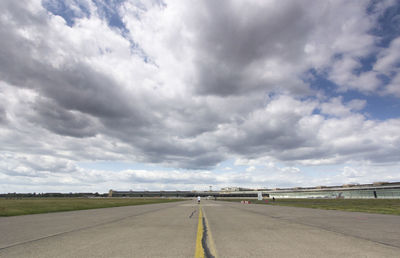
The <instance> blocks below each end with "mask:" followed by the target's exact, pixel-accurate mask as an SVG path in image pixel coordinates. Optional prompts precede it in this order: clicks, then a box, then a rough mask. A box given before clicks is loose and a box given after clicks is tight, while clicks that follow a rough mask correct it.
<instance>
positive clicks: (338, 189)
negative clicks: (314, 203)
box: [109, 182, 400, 199]
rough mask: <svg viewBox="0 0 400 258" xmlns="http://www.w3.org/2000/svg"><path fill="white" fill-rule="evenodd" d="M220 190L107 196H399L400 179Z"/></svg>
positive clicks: (113, 195) (134, 192) (111, 194)
mask: <svg viewBox="0 0 400 258" xmlns="http://www.w3.org/2000/svg"><path fill="white" fill-rule="evenodd" d="M223 189H224V190H223V191H114V190H110V192H109V197H168V198H173V197H174V198H176V197H178V198H184V197H186V198H189V197H196V196H201V197H209V198H234V197H242V198H257V196H258V193H259V192H261V193H262V196H263V197H264V198H268V197H269V198H272V197H274V198H345V199H364V198H365V199H374V198H375V199H400V182H393V183H384V182H378V183H373V184H362V185H361V184H348V185H342V186H317V187H294V188H275V189H253V190H251V189H243V188H223Z"/></svg>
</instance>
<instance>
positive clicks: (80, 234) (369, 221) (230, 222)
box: [0, 200, 400, 257]
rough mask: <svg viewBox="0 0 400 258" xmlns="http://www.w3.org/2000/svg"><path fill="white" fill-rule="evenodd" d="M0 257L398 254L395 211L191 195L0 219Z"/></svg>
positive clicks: (399, 230) (398, 223) (399, 241)
mask: <svg viewBox="0 0 400 258" xmlns="http://www.w3.org/2000/svg"><path fill="white" fill-rule="evenodd" d="M0 232H1V234H0V257H195V255H197V256H199V257H201V256H202V255H204V253H206V257H207V255H209V256H211V255H214V256H216V257H400V216H390V215H378V214H365V213H351V212H340V211H326V210H316V209H305V208H292V207H278V206H267V205H254V204H248V205H245V204H240V203H229V202H218V201H217V202H214V201H202V204H201V205H197V204H196V203H195V201H194V200H193V201H192V200H191V201H185V202H178V203H166V204H153V205H142V206H130V207H118V208H107V209H97V210H85V211H73V212H60V213H49V214H38V215H26V216H17V217H2V218H0Z"/></svg>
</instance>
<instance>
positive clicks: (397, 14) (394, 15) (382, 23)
mask: <svg viewBox="0 0 400 258" xmlns="http://www.w3.org/2000/svg"><path fill="white" fill-rule="evenodd" d="M379 2H380V1H372V4H371V5H370V7H369V8H368V9H367V11H368V12H369V13H371V12H373V11H374V6H375V5H376V4H377V3H379ZM394 3H395V4H394V5H392V6H390V7H389V8H387V9H386V10H385V12H384V13H383V14H382V15H381V16H380V17H379V18H378V24H377V26H375V27H374V28H373V29H372V31H371V34H373V35H375V36H378V37H379V38H380V40H379V42H377V43H378V46H379V47H388V46H389V44H390V42H391V41H392V40H393V39H395V38H397V37H398V36H399V35H400V2H399V1H395V2H394Z"/></svg>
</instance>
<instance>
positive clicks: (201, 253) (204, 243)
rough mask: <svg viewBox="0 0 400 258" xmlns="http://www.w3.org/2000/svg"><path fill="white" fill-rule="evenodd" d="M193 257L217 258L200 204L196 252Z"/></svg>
mask: <svg viewBox="0 0 400 258" xmlns="http://www.w3.org/2000/svg"><path fill="white" fill-rule="evenodd" d="M194 257H195V258H217V252H216V249H215V245H214V241H213V239H212V236H211V230H210V226H209V224H208V220H207V218H206V216H205V213H204V212H203V209H202V207H201V206H199V222H198V224H197V239H196V252H195V254H194Z"/></svg>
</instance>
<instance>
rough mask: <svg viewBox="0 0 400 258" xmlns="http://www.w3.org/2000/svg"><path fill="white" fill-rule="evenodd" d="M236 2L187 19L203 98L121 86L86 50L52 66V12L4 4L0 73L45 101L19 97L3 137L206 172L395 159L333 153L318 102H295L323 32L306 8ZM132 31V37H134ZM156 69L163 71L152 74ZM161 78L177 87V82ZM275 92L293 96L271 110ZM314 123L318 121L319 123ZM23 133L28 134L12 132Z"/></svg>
mask: <svg viewBox="0 0 400 258" xmlns="http://www.w3.org/2000/svg"><path fill="white" fill-rule="evenodd" d="M238 4H239V2H236V3H235V2H230V1H229V2H228V1H206V2H201V3H200V8H199V9H196V13H194V14H193V19H192V20H191V21H190V22H188V24H187V26H188V28H189V29H192V30H193V33H194V34H195V35H196V37H195V39H196V40H195V42H194V46H192V47H193V48H194V49H193V51H194V64H193V65H194V72H195V75H194V77H195V78H194V80H193V81H192V82H191V84H190V85H192V86H193V87H195V88H194V91H190V90H188V91H187V92H186V91H184V90H183V92H178V93H175V95H177V96H172V97H170V96H168V97H167V96H163V93H159V92H156V91H154V92H151V91H147V88H146V87H147V85H145V86H144V85H142V84H141V81H140V80H139V79H138V80H137V81H135V80H133V81H125V82H123V80H119V81H116V80H115V79H113V77H112V75H110V74H112V73H111V72H110V73H107V72H99V69H96V68H98V67H95V66H96V64H93V67H92V66H91V65H89V64H88V63H85V62H84V60H81V59H80V58H79V56H78V54H79V53H75V52H73V53H71V56H70V58H67V59H68V60H67V62H65V63H64V64H61V65H58V66H57V65H54V64H52V61H53V60H52V59H51V58H53V57H54V56H55V53H56V52H57V51H56V50H57V49H54V45H51V44H50V43H49V42H47V41H48V40H51V39H52V37H51V36H52V35H50V34H47V32H48V31H50V30H49V29H50V28H49V26H51V24H50V22H49V20H48V16H47V15H48V14H47V13H46V12H45V11H41V12H40V13H36V14H34V13H31V12H30V11H29V10H28V9H26V8H24V5H23V4H22V2H21V1H1V2H0V8H2V10H6V11H5V13H6V15H3V16H1V17H2V18H1V20H0V38H2V39H6V40H1V41H0V78H1V80H3V81H5V82H7V83H8V84H11V85H13V86H15V87H19V88H29V89H31V90H32V91H33V92H35V93H36V94H37V95H38V97H36V98H35V99H34V100H32V103H30V104H26V103H25V100H24V99H22V97H21V98H19V99H18V97H16V102H19V103H21V105H20V107H19V108H20V109H21V110H19V112H16V116H15V117H16V118H15V119H16V120H18V121H14V122H13V123H14V124H13V127H12V126H10V127H9V131H7V133H8V132H9V134H7V135H6V134H4V135H6V136H5V137H4V138H5V139H4V140H2V147H3V148H4V149H6V148H7V150H10V151H15V152H19V151H21V152H30V153H40V154H42V155H44V154H48V155H51V154H53V155H58V156H62V155H64V156H62V157H65V158H68V159H71V160H133V161H135V162H147V163H156V164H162V165H166V166H171V167H179V168H192V169H209V168H212V167H213V166H215V165H216V164H218V163H220V162H221V161H224V160H225V159H227V158H231V157H233V156H240V157H256V158H258V157H265V156H267V157H272V158H275V159H277V160H280V161H285V162H297V161H302V160H308V159H329V158H332V157H337V156H338V157H339V158H338V160H340V158H342V159H341V160H346V159H347V158H348V159H357V160H361V159H369V160H373V161H376V162H379V161H380V160H384V161H390V160H392V161H393V160H397V157H398V153H399V149H398V147H397V146H400V145H397V146H391V147H390V148H389V147H387V146H382V145H379V144H377V143H376V142H373V143H368V142H358V143H357V144H356V145H357V146H352V145H351V143H350V144H347V145H344V146H339V147H338V146H335V144H334V142H335V140H342V139H343V138H344V136H342V135H335V134H332V135H329V137H328V139H327V138H323V137H322V136H321V130H322V129H321V127H322V126H323V124H324V123H327V122H329V121H332V120H329V119H328V118H326V117H323V116H320V115H313V111H314V109H316V108H317V105H316V104H315V105H314V104H310V103H309V101H307V100H304V99H300V98H298V99H296V98H295V97H290V96H291V95H296V94H298V95H301V94H302V93H309V91H308V85H307V84H306V83H304V82H302V80H301V79H300V78H299V74H301V72H302V71H303V69H306V68H308V67H307V66H306V67H302V66H301V65H298V64H297V63H303V61H304V55H305V54H304V45H305V44H306V43H307V41H308V37H309V34H310V33H311V30H312V29H313V26H317V25H315V24H314V23H313V25H312V24H311V23H312V22H314V21H311V20H310V19H311V18H310V17H309V12H308V7H307V6H306V5H304V4H303V5H302V6H300V4H299V3H298V2H284V1H277V3H276V6H274V7H276V9H273V10H272V8H271V10H270V9H269V8H266V7H265V6H261V7H258V6H251V5H250V6H247V5H248V3H246V6H247V7H246V8H247V9H242V8H240V7H238V6H236V5H238ZM4 17H7V19H6V18H4ZM20 28H24V29H26V30H27V31H29V32H32V33H33V35H34V37H33V39H32V38H29V37H28V38H24V37H23V35H21V34H20V33H19V32H17V30H18V29H20ZM72 29H74V28H71V30H72ZM53 33H55V32H53ZM131 33H133V35H131V36H132V37H133V38H134V36H135V35H134V33H135V31H132V32H131ZM59 37H61V36H59ZM56 38H57V37H56ZM61 38H62V37H61ZM75 54H76V56H75ZM328 56H329V55H328ZM38 57H39V58H38ZM124 61H126V60H124ZM266 61H271V62H275V63H274V65H276V66H277V68H276V69H279V71H281V70H282V71H283V72H282V74H281V75H280V77H279V76H278V77H279V78H269V77H263V72H268V71H264V69H268V68H266V67H265V62H266ZM280 65H282V66H285V67H280ZM141 68H143V67H140V66H138V67H137V69H141ZM158 69H162V67H161V68H159V67H158ZM271 69H272V68H271ZM274 69H275V68H274ZM143 70H145V69H143ZM128 72H129V71H128ZM152 72H154V73H158V72H160V73H162V72H164V71H159V70H157V69H155V68H154V70H152ZM274 72H275V71H272V73H274ZM143 74H144V75H143V77H146V76H149V77H151V76H153V74H150V75H148V74H146V73H145V72H143ZM155 76H157V74H156V75H155ZM169 76H171V77H173V75H165V77H163V76H160V77H161V78H167V80H168V78H169ZM272 77H273V76H272ZM145 79H149V80H150V79H152V78H145ZM157 79H159V78H157ZM155 81H157V80H155ZM162 83H163V84H165V85H166V86H165V87H171V89H172V91H174V90H175V89H174V88H173V87H174V85H173V84H172V83H171V82H169V81H163V82H162ZM170 84H172V85H170ZM188 87H191V86H188ZM127 88H129V89H135V90H132V91H129V90H127ZM144 88H146V89H144ZM142 90H143V92H142ZM185 90H186V89H185ZM270 91H275V92H285V93H286V94H287V95H284V94H283V95H282V96H286V97H287V98H288V99H291V100H292V101H288V102H287V103H284V102H282V103H283V104H282V105H277V106H275V107H274V108H272V109H269V108H271V106H270V105H271V103H272V102H273V100H272V101H270V102H268V103H265V101H264V99H265V98H267V97H266V96H268V93H269V92H270ZM132 92H135V93H132ZM153 93H154V94H153ZM192 94H193V95H192ZM166 95H167V94H166ZM171 95H174V94H171ZM277 98H279V94H278V95H277ZM293 103H295V104H296V105H295V104H293ZM7 108H11V107H4V108H3V109H1V108H0V123H1V121H4V117H5V114H6V111H7V112H8V110H6V109H7ZM356 111H357V110H356ZM25 113H26V114H25ZM254 114H258V116H256V117H255V116H254ZM351 115H352V113H351V112H349V116H351ZM307 119H309V120H310V121H311V120H313V119H315V120H318V121H317V122H315V123H314V124H313V122H312V121H311V122H310V121H308V120H307ZM25 122H26V123H25ZM21 124H22V125H23V126H21ZM333 124H334V125H335V126H337V127H340V126H341V124H339V123H336V124H335V123H333ZM362 125H363V122H361V123H360V124H356V125H353V127H352V130H353V131H354V132H356V133H364V134H365V132H364V131H362V130H361V129H360V128H361V127H362ZM18 126H19V127H18ZM21 127H26V128H23V129H24V130H14V131H13V129H15V128H17V129H20V128H21ZM377 127H379V124H378V125H377ZM394 127H396V128H398V126H397V125H396V126H394ZM42 128H45V129H46V130H48V131H45V130H44V129H42ZM11 131H12V132H11ZM346 133H347V132H346ZM390 134H391V135H392V136H393V135H395V133H393V132H391V133H390ZM365 135H366V136H365V137H366V138H369V137H371V138H372V137H374V135H368V134H365ZM0 136H1V135H0ZM63 136H72V137H63ZM73 137H75V138H73ZM77 138H79V139H77ZM49 146H54V150H53V147H52V148H49ZM374 149H375V150H377V155H373V151H374ZM396 155H397V156H396ZM24 164H25V163H24ZM26 166H27V167H31V168H33V169H34V170H37V171H42V170H43V169H46V168H41V167H37V166H35V164H31V163H26ZM54 169H58V170H63V168H62V167H60V168H57V167H56V166H55V167H54Z"/></svg>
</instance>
